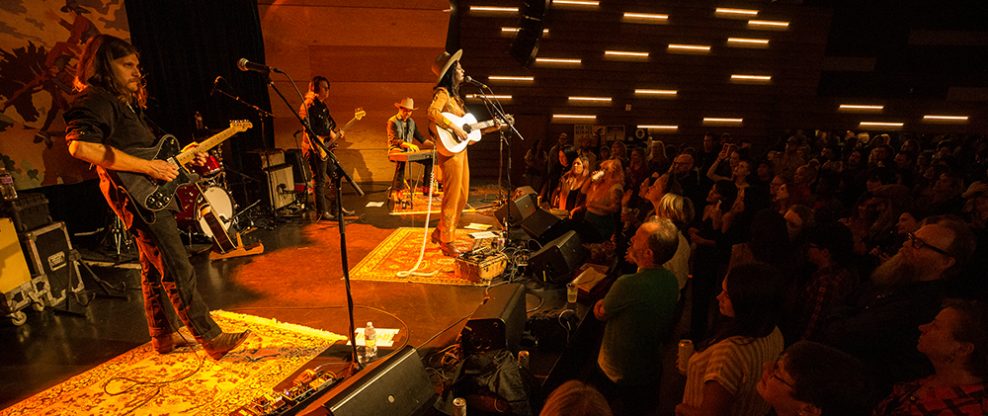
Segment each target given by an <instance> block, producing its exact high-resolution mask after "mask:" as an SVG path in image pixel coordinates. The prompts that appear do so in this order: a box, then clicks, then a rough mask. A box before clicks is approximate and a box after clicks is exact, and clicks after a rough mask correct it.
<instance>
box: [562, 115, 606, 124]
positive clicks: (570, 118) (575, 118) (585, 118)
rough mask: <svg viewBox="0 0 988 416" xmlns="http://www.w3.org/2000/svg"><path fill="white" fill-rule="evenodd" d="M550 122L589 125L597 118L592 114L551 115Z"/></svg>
mask: <svg viewBox="0 0 988 416" xmlns="http://www.w3.org/2000/svg"><path fill="white" fill-rule="evenodd" d="M552 121H554V122H560V123H561V122H569V123H576V122H583V123H591V122H594V121H597V116H596V115H593V114H553V115H552Z"/></svg>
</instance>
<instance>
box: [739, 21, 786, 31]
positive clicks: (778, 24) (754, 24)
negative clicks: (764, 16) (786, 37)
mask: <svg viewBox="0 0 988 416" xmlns="http://www.w3.org/2000/svg"><path fill="white" fill-rule="evenodd" d="M748 28H749V29H765V30H786V29H789V22H784V21H781V20H749V21H748Z"/></svg>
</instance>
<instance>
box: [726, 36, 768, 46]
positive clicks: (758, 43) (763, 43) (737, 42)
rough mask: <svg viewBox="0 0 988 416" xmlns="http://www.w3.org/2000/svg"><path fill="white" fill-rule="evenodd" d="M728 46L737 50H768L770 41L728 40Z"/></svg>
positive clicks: (750, 39) (754, 39)
mask: <svg viewBox="0 0 988 416" xmlns="http://www.w3.org/2000/svg"><path fill="white" fill-rule="evenodd" d="M727 46H732V47H735V48H767V47H768V39H762V38H727Z"/></svg>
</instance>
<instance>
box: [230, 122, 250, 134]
mask: <svg viewBox="0 0 988 416" xmlns="http://www.w3.org/2000/svg"><path fill="white" fill-rule="evenodd" d="M251 127H254V124H252V123H251V122H250V120H230V128H231V129H233V130H236V131H237V132H242V131H247V130H249V129H250V128H251Z"/></svg>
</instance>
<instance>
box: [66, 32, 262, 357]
mask: <svg viewBox="0 0 988 416" xmlns="http://www.w3.org/2000/svg"><path fill="white" fill-rule="evenodd" d="M75 84H76V88H77V89H79V90H80V91H81V93H80V94H79V95H78V96H77V97H76V99H75V101H74V102H73V104H72V106H71V107H70V108H69V110H68V111H66V112H65V115H64V117H65V122H66V125H67V127H66V134H65V139H66V140H67V141H68V149H69V153H70V154H71V155H72V156H73V157H75V158H77V159H81V160H83V161H86V162H89V163H92V164H94V165H96V167H97V171H98V172H99V176H100V189H102V191H103V195H104V196H105V197H106V200H107V202H108V203H109V204H110V207H111V208H112V209H113V211H114V212H115V213H116V214H117V216H119V217H120V219H121V220H122V221H123V222H124V224H125V225H126V227H127V229H128V230H130V232H131V233H132V234H133V235H134V238H135V241H136V242H137V248H138V250H139V251H140V260H141V289H142V292H143V294H144V310H145V313H146V315H147V321H148V330H149V332H150V334H151V341H152V344H153V345H154V348H155V349H156V350H157V351H158V352H159V353H162V354H165V353H169V352H171V351H172V350H174V349H175V347H176V346H182V345H185V344H188V343H189V341H188V340H186V339H185V338H184V337H182V336H181V335H180V334H179V333H178V328H179V326H180V324H179V322H177V320H176V319H175V318H176V317H175V314H174V313H169V312H168V309H172V310H173V311H175V312H176V313H177V315H178V318H179V319H181V323H182V324H184V325H185V326H186V327H187V328H188V329H189V331H190V332H191V333H192V335H193V336H194V337H195V339H196V341H198V342H199V343H200V344H202V345H203V347H204V349H205V350H206V352H207V353H208V354H209V355H210V356H211V357H213V358H214V359H217V360H218V359H220V358H222V357H223V356H224V355H225V354H226V353H227V352H229V351H230V350H233V349H234V348H236V347H237V346H238V345H240V344H241V343H243V341H244V340H245V339H247V336H248V335H249V331H244V332H241V333H225V332H223V331H222V330H221V329H220V327H219V326H217V325H216V322H214V321H213V319H212V318H211V317H210V316H209V307H208V306H207V305H206V303H205V302H204V301H203V299H202V296H201V295H200V294H199V291H198V290H197V289H196V273H195V270H194V269H193V268H192V264H190V263H189V259H188V254H187V253H186V251H185V246H184V245H183V244H182V239H181V236H180V235H179V233H178V226H177V224H176V223H175V211H177V209H176V207H175V203H174V201H172V202H171V206H170V207H169V208H166V209H163V210H161V211H158V212H156V213H154V214H152V215H150V219H146V218H147V217H148V215H143V216H142V215H137V214H138V212H137V210H138V209H141V208H139V207H138V204H136V203H135V201H134V200H133V199H132V198H131V197H130V195H129V194H128V193H127V191H126V189H125V188H124V187H123V186H121V185H120V184H119V183H118V182H117V181H115V180H114V179H113V178H114V177H115V176H114V172H115V171H120V172H133V173H137V174H142V175H145V176H147V177H150V178H153V179H155V180H158V181H164V182H167V181H172V180H174V179H175V178H176V177H178V175H179V167H178V166H176V165H174V164H172V163H171V162H169V161H165V160H159V159H152V160H146V159H143V158H140V157H137V156H134V155H132V154H131V153H135V149H140V148H149V147H153V146H154V145H155V143H156V142H157V141H158V139H157V137H156V135H155V134H154V133H153V131H152V129H151V127H150V124H149V121H148V119H147V118H146V117H145V114H144V108H145V106H144V102H145V98H146V97H147V94H146V91H145V89H144V79H143V77H142V76H141V71H140V69H139V62H138V56H137V50H136V49H135V48H134V47H133V46H132V45H131V44H129V43H127V41H124V40H123V39H120V38H116V37H113V36H109V35H97V36H95V37H93V38H92V39H90V40H89V42H87V43H86V46H85V48H84V49H83V52H82V55H81V56H80V57H79V64H78V69H77V72H76V78H75ZM128 150H130V152H128ZM205 160H206V158H205V154H203V153H199V154H198V155H197V157H196V161H193V162H192V163H199V164H201V163H203V162H204V161H205ZM168 301H170V302H171V305H172V308H168V307H167V305H166V304H165V302H168Z"/></svg>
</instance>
